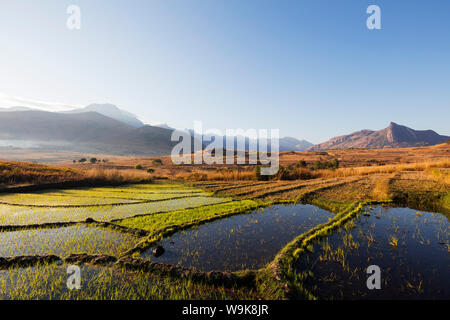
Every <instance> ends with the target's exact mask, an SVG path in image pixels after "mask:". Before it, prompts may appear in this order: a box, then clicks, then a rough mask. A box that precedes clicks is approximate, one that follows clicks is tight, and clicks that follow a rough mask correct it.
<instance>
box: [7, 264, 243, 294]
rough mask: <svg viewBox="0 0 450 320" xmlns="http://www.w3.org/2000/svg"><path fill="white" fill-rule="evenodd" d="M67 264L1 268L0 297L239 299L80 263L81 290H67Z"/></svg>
mask: <svg viewBox="0 0 450 320" xmlns="http://www.w3.org/2000/svg"><path fill="white" fill-rule="evenodd" d="M67 267H68V266H67V265H64V264H61V265H57V264H52V265H43V266H35V267H27V268H15V269H6V270H0V300H93V299H94V300H159V299H170V300H188V299H239V298H243V297H246V298H248V297H249V292H246V291H244V292H241V291H239V290H238V291H237V292H230V290H226V289H223V288H212V287H205V286H203V285H196V284H193V283H191V282H187V281H177V280H175V279H169V278H159V277H155V276H152V275H151V274H148V273H143V272H128V271H125V270H122V269H115V268H107V267H94V266H87V265H83V266H80V280H81V281H80V286H81V288H80V290H69V289H68V286H67V282H68V273H67V270H68V269H67Z"/></svg>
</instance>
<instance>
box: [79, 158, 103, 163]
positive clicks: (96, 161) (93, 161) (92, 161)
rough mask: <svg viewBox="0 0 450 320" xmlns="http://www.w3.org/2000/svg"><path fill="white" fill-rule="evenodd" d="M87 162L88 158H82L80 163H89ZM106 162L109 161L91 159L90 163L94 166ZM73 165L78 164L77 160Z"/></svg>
mask: <svg viewBox="0 0 450 320" xmlns="http://www.w3.org/2000/svg"><path fill="white" fill-rule="evenodd" d="M87 161H88V160H87V159H86V158H81V159H80V160H78V162H79V163H85V162H87ZM106 161H107V160H105V159H103V160H100V159H97V158H90V159H89V162H90V163H92V164H95V163H100V162H103V163H105V162H106ZM73 163H77V160H73Z"/></svg>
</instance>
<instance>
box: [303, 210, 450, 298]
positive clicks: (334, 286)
mask: <svg viewBox="0 0 450 320" xmlns="http://www.w3.org/2000/svg"><path fill="white" fill-rule="evenodd" d="M449 232H450V224H449V220H448V218H447V217H445V216H444V215H441V214H438V213H431V212H423V211H417V210H412V209H409V208H388V207H382V206H377V207H373V208H366V209H365V210H364V211H363V213H362V214H361V215H360V216H359V217H357V218H355V219H354V220H352V221H351V222H350V223H348V224H346V225H345V227H343V228H342V229H341V230H339V231H336V232H334V233H333V234H332V235H330V236H329V237H327V238H324V239H322V240H321V241H320V242H318V243H316V244H315V245H313V246H312V247H311V248H310V249H311V250H312V252H311V253H308V254H306V255H304V256H303V257H301V258H300V260H299V262H298V264H297V267H296V268H297V272H298V274H301V275H302V276H303V277H304V280H303V286H304V287H305V288H306V289H307V290H309V291H310V292H311V293H312V294H314V295H315V296H316V297H318V298H321V299H450V243H449ZM370 265H377V266H379V267H380V269H381V289H380V290H377V289H375V290H369V289H368V288H367V285H366V281H367V278H368V277H369V275H368V274H367V272H366V270H367V267H369V266H370Z"/></svg>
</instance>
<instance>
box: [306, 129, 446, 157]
mask: <svg viewBox="0 0 450 320" xmlns="http://www.w3.org/2000/svg"><path fill="white" fill-rule="evenodd" d="M448 140H450V137H449V136H442V135H439V134H438V133H436V132H435V131H433V130H414V129H411V128H408V127H406V126H402V125H399V124H396V123H394V122H391V123H390V124H389V126H388V127H387V128H385V129H382V130H378V131H373V130H361V131H356V132H353V133H351V134H348V135H343V136H338V137H334V138H331V139H330V140H328V141H326V142H324V143H320V144H317V145H314V146H312V147H310V148H308V149H307V151H319V150H327V149H349V148H365V149H383V148H407V147H421V146H432V145H436V144H439V143H443V142H446V141H448Z"/></svg>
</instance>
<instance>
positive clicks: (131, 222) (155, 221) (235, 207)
mask: <svg viewBox="0 0 450 320" xmlns="http://www.w3.org/2000/svg"><path fill="white" fill-rule="evenodd" d="M257 207H258V203H257V202H255V201H253V200H241V201H232V202H227V203H221V204H214V205H210V206H203V207H199V208H192V209H184V210H178V211H173V212H167V213H164V214H157V215H147V216H141V217H135V218H129V219H124V220H121V221H117V222H116V224H119V225H121V226H124V227H129V228H137V229H142V230H146V231H150V232H155V231H157V230H161V229H163V228H165V227H168V226H172V225H185V224H189V223H191V222H200V221H208V220H210V219H212V218H216V217H218V216H221V215H224V214H237V213H240V212H244V211H247V210H253V209H256V208H257Z"/></svg>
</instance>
